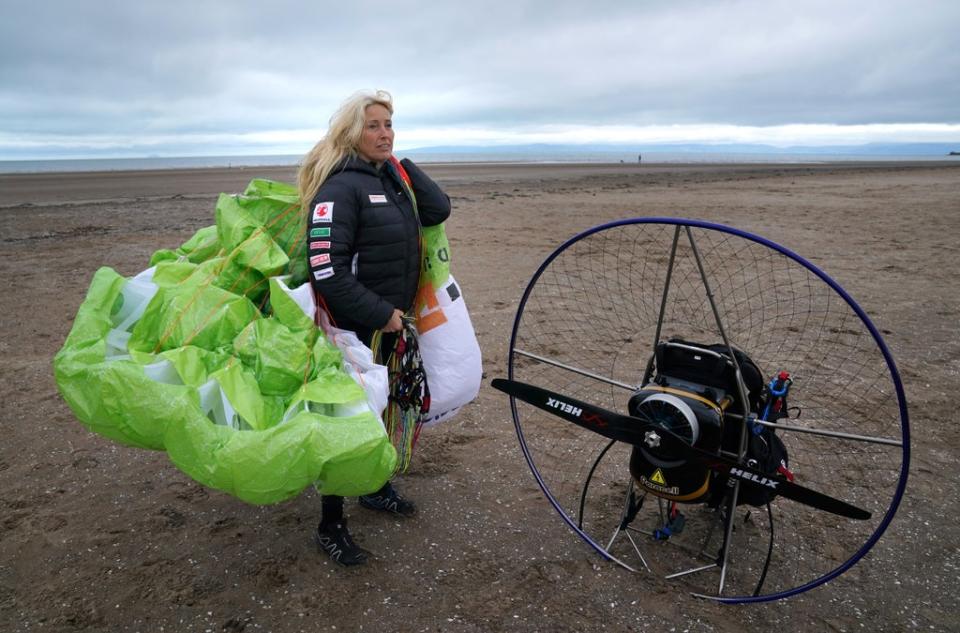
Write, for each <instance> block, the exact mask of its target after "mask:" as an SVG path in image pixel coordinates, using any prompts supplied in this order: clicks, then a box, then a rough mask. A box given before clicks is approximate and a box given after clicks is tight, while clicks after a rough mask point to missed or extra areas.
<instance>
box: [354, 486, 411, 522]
mask: <svg viewBox="0 0 960 633" xmlns="http://www.w3.org/2000/svg"><path fill="white" fill-rule="evenodd" d="M360 505H362V506H363V507H364V508H369V509H371V510H380V511H382V512H389V513H390V514H396V515H397V516H402V517H412V516H413V515H415V514H416V513H417V506H416V505H414V503H413V502H412V501H409V500H407V499H404V498H403V497H401V496H400V493H398V492H397V491H396V490H395V489H394V487H393V486H392V485H391V484H390V482H389V481H388V482H387V483H386V484H384V486H383V488H381V489H380V490H378V491H376V492H375V493H373V494H372V495H363V496H361V497H360Z"/></svg>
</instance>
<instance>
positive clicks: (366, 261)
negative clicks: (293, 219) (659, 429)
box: [307, 158, 450, 340]
mask: <svg viewBox="0 0 960 633" xmlns="http://www.w3.org/2000/svg"><path fill="white" fill-rule="evenodd" d="M401 164H402V165H403V167H404V169H405V170H406V172H407V174H408V175H409V176H410V180H411V183H412V188H413V192H414V195H415V196H416V198H417V209H418V211H419V216H420V217H419V222H420V223H421V224H423V225H424V226H432V225H435V224H440V223H441V222H443V221H444V220H446V219H447V217H448V216H449V215H450V198H448V197H447V195H446V194H445V193H443V191H442V190H441V189H440V187H438V186H437V184H436V183H435V182H433V181H432V180H430V178H429V177H428V176H427V175H426V174H424V173H423V171H421V170H420V168H419V167H417V166H416V165H414V164H413V162H411V161H410V160H408V159H404V160H403V161H402V162H401ZM307 212H308V214H309V216H308V218H307V246H308V250H307V257H308V258H309V260H310V277H311V281H312V283H313V287H314V289H315V290H316V291H317V293H318V294H319V295H320V297H322V299H323V302H324V303H325V304H326V307H327V309H328V310H329V312H330V314H331V316H332V317H333V320H334V323H335V324H336V325H337V327H340V328H343V329H347V330H354V331H356V332H357V334H358V335H359V336H360V338H361V339H363V340H369V336H370V334H371V333H372V331H373V330H376V329H379V328H381V327H383V326H384V325H386V324H387V322H388V321H389V320H390V317H391V316H392V315H393V309H394V308H398V309H400V310H402V311H404V312H406V311H407V310H408V309H410V307H412V305H413V301H414V299H415V297H416V294H417V285H418V282H419V276H420V238H419V235H420V231H419V226H418V219H417V215H416V214H415V213H414V209H413V204H412V202H411V200H410V198H409V197H408V196H407V194H406V192H405V191H404V188H403V185H402V183H401V182H400V181H399V180H398V178H397V177H396V176H395V174H394V171H393V169H392V168H391V167H390V166H389V165H386V164H385V165H384V166H383V167H381V168H380V169H379V170H378V169H377V168H376V167H375V166H374V165H372V164H370V163H367V162H366V161H363V160H361V159H359V158H348V159H346V160H345V161H344V162H343V163H341V165H340V166H338V167H337V168H336V169H335V170H334V172H333V175H332V176H330V177H329V178H327V180H326V182H324V183H323V185H322V186H321V187H320V190H319V191H318V192H317V195H316V196H314V198H313V203H312V204H311V205H310V208H309V209H308V210H307Z"/></svg>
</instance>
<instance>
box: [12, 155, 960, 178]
mask: <svg viewBox="0 0 960 633" xmlns="http://www.w3.org/2000/svg"><path fill="white" fill-rule="evenodd" d="M397 155H398V156H400V157H404V156H408V157H410V158H412V159H413V160H416V161H417V162H423V163H537V164H551V163H637V162H641V160H642V162H643V163H676V164H682V163H729V164H736V163H742V164H747V163H767V164H786V163H805V164H822V163H833V162H850V161H853V162H868V161H870V162H872V161H884V162H891V161H943V160H960V157H947V156H943V155H940V154H938V155H931V154H924V155H887V154H882V155H877V154H831V153H743V152H719V151H718V152H695V151H684V152H662V151H661V152H653V151H651V152H643V153H642V154H638V153H636V152H632V151H630V152H628V151H622V152H619V151H610V152H589V151H584V152H578V151H549V150H544V151H496V150H488V151H482V152H434V151H430V150H416V149H413V150H408V151H398V152H397ZM301 158H302V156H301V155H297V154H269V155H248V156H151V157H141V158H84V159H59V160H0V173H7V174H9V173H37V172H81V171H138V170H152V169H191V168H204V167H219V168H234V167H236V168H240V167H295V166H296V165H297V164H298V163H299V162H300V159H301Z"/></svg>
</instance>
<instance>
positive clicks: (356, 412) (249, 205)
mask: <svg viewBox="0 0 960 633" xmlns="http://www.w3.org/2000/svg"><path fill="white" fill-rule="evenodd" d="M304 223H305V217H304V215H303V214H302V213H301V212H300V207H299V203H298V200H297V193H296V190H295V189H294V188H293V186H291V185H288V184H285V183H278V182H273V181H267V180H253V181H252V182H251V183H250V184H249V185H248V187H247V189H246V190H245V191H244V193H243V194H241V195H225V194H223V195H221V196H220V198H219V200H218V202H217V207H216V225H214V226H209V227H206V228H203V229H200V230H199V231H197V233H196V234H195V235H194V236H193V237H191V238H190V239H189V240H187V241H186V242H184V243H183V245H181V246H180V247H179V248H177V249H175V250H159V251H157V252H156V253H154V254H153V256H152V257H151V259H150V266H151V267H150V268H148V269H147V270H145V271H144V272H143V273H141V274H139V275H136V276H134V277H131V278H125V277H123V276H121V275H120V274H118V273H117V272H116V271H114V270H112V269H110V268H101V269H100V270H98V271H97V272H96V274H95V275H94V277H93V280H92V281H91V283H90V288H89V289H88V291H87V296H86V299H85V300H84V302H83V304H82V305H81V306H80V309H79V310H78V312H77V316H76V318H75V320H74V323H73V327H72V329H71V331H70V334H69V336H68V337H67V340H66V341H65V343H64V345H63V348H62V349H61V350H60V351H59V352H58V353H57V355H56V357H55V358H54V371H55V375H56V381H57V386H58V388H59V389H60V393H61V394H62V395H63V397H64V399H65V400H66V402H67V403H68V405H69V406H70V408H71V409H72V410H73V412H74V414H75V415H76V416H77V418H78V419H79V420H80V422H81V423H83V424H84V425H85V426H86V427H87V428H89V429H90V430H92V431H94V432H96V433H99V434H101V435H104V436H106V437H108V438H110V439H112V440H115V441H117V442H120V443H122V444H125V445H128V446H134V447H139V448H146V449H153V450H165V451H166V452H167V454H168V455H169V457H170V460H171V461H172V462H173V463H174V464H175V465H176V466H177V467H178V468H180V469H181V470H182V471H184V472H185V473H187V474H188V475H189V476H190V477H192V478H194V479H195V480H196V481H198V482H200V483H202V484H204V485H206V486H209V487H211V488H216V489H218V490H223V491H224V492H227V493H229V494H232V495H234V496H236V497H238V498H240V499H242V500H244V501H247V502H250V503H258V504H264V503H275V502H278V501H282V500H284V499H288V498H290V497H292V496H295V495H297V494H299V493H300V492H301V491H303V490H304V489H305V488H306V487H308V486H311V485H314V486H316V488H317V489H318V490H319V491H320V492H321V493H323V494H336V495H342V496H351V495H359V494H364V493H367V492H371V491H373V490H376V489H378V488H379V487H380V486H382V485H383V483H384V482H385V481H387V479H389V478H390V476H391V475H392V474H393V472H394V470H395V467H396V462H397V456H396V451H395V450H394V448H393V446H392V445H391V444H390V441H389V438H388V437H387V435H386V432H385V431H384V428H383V423H382V422H381V420H380V417H379V412H376V411H373V410H372V409H371V408H370V406H369V405H367V403H366V398H367V396H366V393H365V392H364V389H363V388H362V387H361V386H360V385H359V384H357V382H356V381H355V380H354V379H353V378H352V377H351V376H350V375H348V372H347V371H346V368H345V367H344V364H343V358H342V354H341V352H340V350H339V349H338V348H337V347H336V346H335V345H333V344H332V343H331V342H330V341H329V340H328V339H327V338H326V336H325V335H324V334H323V332H322V331H321V330H319V329H318V328H317V327H316V326H315V325H314V321H313V319H312V317H311V316H309V315H307V314H306V313H305V311H304V310H303V309H302V308H301V307H300V306H299V305H298V304H297V303H296V302H295V301H294V300H293V299H291V297H290V296H289V294H288V293H289V289H290V288H296V287H297V286H300V285H302V284H303V283H306V282H307V277H306V275H307V262H306V247H305V241H304V237H305V231H306V229H305V225H304Z"/></svg>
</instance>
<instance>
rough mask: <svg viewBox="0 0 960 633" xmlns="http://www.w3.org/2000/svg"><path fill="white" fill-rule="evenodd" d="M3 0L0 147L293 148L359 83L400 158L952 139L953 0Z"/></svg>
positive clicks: (958, 120) (13, 151)
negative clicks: (529, 146) (505, 148)
mask: <svg viewBox="0 0 960 633" xmlns="http://www.w3.org/2000/svg"><path fill="white" fill-rule="evenodd" d="M0 3H2V8H3V17H2V19H0V159H26V158H53V157H59V156H70V157H94V156H104V157H106V156H142V155H218V154H265V153H280V154H298V153H303V152H305V151H306V150H307V149H309V147H310V146H312V145H313V143H314V142H315V141H316V140H317V139H319V138H320V136H322V135H323V133H324V130H325V128H326V125H327V121H328V120H329V117H330V115H331V114H332V112H333V111H334V109H335V108H336V106H337V105H338V104H339V103H340V102H341V101H342V100H343V99H344V98H346V97H347V96H349V95H350V94H351V93H353V92H354V91H356V90H359V89H369V88H382V89H386V90H389V91H390V92H391V93H392V94H393V96H394V101H395V108H396V112H395V114H394V123H395V128H396V130H397V140H396V146H397V148H398V149H404V148H406V149H409V148H413V147H420V146H430V145H477V144H483V145H490V144H516V143H529V142H558V143H608V142H623V143H634V144H644V143H646V144H650V143H659V142H759V143H768V144H773V145H781V146H782V145H791V144H849V143H862V142H869V141H877V142H889V141H911V142H941V141H943V142H960V0H942V1H938V0H903V1H901V0H856V1H849V2H847V1H844V0H826V1H823V2H821V1H819V0H816V1H807V0H789V1H781V0H741V1H723V0H658V1H633V2H631V1H629V0H620V1H616V2H612V1H611V2H607V1H603V0H593V1H589V0H580V1H577V2H562V1H559V0H551V1H549V2H548V1H545V0H511V1H509V2H492V3H487V2H482V1H474V2H470V3H461V2H457V1H456V0H447V1H445V2H439V1H438V2H420V1H418V0H402V1H399V2H366V1H362V0H342V1H340V2H326V1H323V0H314V1H302V2H292V1H287V0H271V1H269V2H266V1H259V2H228V1H225V0H224V1H211V2H205V1H204V0H189V1H187V2H178V1H163V2H161V1H151V0H141V1H134V0H123V1H117V2H105V1H97V0H87V1H72V0H28V1H19V0H0Z"/></svg>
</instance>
